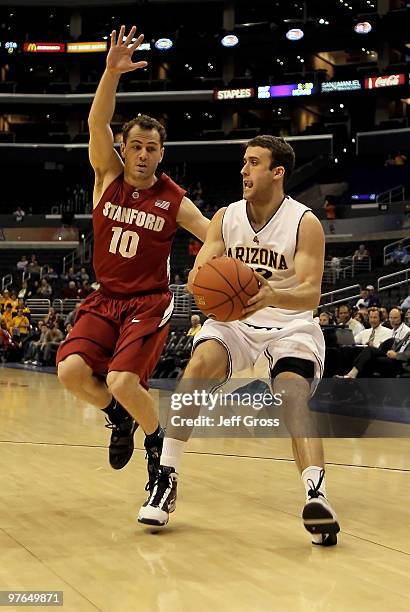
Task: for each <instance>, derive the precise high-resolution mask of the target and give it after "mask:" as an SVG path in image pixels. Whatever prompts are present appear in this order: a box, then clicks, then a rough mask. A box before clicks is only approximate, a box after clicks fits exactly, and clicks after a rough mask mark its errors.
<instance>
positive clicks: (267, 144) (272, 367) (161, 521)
mask: <svg viewBox="0 0 410 612" xmlns="http://www.w3.org/2000/svg"><path fill="white" fill-rule="evenodd" d="M294 163H295V158H294V151H293V149H292V147H291V146H290V145H289V144H287V143H286V142H285V141H284V140H283V139H282V138H276V137H273V136H258V137H257V138H254V139H253V140H251V141H250V142H249V143H248V145H247V148H246V152H245V156H244V165H243V169H242V177H243V196H244V198H243V200H240V201H239V202H235V203H233V204H231V205H230V206H228V207H227V208H223V209H220V210H219V211H218V212H217V213H216V214H215V216H214V218H213V220H212V222H211V225H210V228H209V230H208V234H207V237H206V241H205V243H204V245H203V247H202V249H201V251H200V252H199V254H198V256H197V259H196V261H195V266H194V269H193V270H192V272H191V274H190V278H189V286H190V287H192V282H193V280H194V278H195V275H196V273H197V271H198V269H199V268H200V267H201V266H202V265H204V263H206V262H207V261H209V260H210V259H211V258H212V257H215V256H217V257H219V256H221V255H223V254H226V255H228V256H230V257H236V258H238V259H241V260H242V261H243V262H245V263H247V264H249V265H250V266H251V267H252V268H254V269H255V272H256V274H257V277H258V280H259V282H260V290H259V292H258V294H257V295H256V296H254V297H253V298H251V299H250V300H249V302H248V307H247V308H246V309H244V312H243V317H244V318H243V319H242V320H240V321H234V322H232V323H221V322H218V321H213V320H211V319H208V320H207V321H206V322H205V324H204V325H203V327H202V329H201V331H200V332H199V333H198V334H197V335H196V336H195V340H194V351H193V355H192V358H191V360H190V362H189V364H188V366H187V369H186V371H185V374H184V377H183V379H182V381H181V383H180V388H181V385H182V386H184V390H185V391H186V388H187V383H188V384H189V380H195V381H196V382H198V380H199V381H204V384H206V383H205V381H206V380H208V381H210V380H212V379H217V380H218V381H222V382H224V381H226V380H228V379H229V378H230V377H231V375H232V373H235V372H238V371H241V370H245V369H248V368H250V367H251V368H252V367H253V366H254V365H255V363H256V361H257V360H258V358H259V357H260V356H261V355H262V354H263V353H265V355H266V356H267V357H268V359H269V372H268V373H267V376H270V378H271V379H272V383H273V387H274V391H277V390H279V389H280V390H285V392H286V393H285V395H284V398H285V399H284V402H285V406H284V408H285V420H286V424H287V426H288V429H289V431H290V435H291V436H292V448H293V454H294V457H295V462H296V465H297V467H298V469H299V472H300V474H301V477H302V481H303V483H304V486H305V490H306V504H305V506H304V509H303V513H302V516H303V522H304V525H305V527H306V529H307V530H308V531H309V532H310V533H311V534H312V542H313V543H314V544H321V545H325V546H329V545H332V544H336V543H337V535H336V534H337V533H338V531H339V529H340V528H339V524H338V519H337V517H336V514H335V512H334V511H333V509H332V508H331V506H330V504H329V502H328V501H327V498H326V489H325V476H324V456H323V446H322V441H321V440H320V438H319V437H316V436H315V435H310V436H309V437H305V436H307V435H308V434H306V433H300V432H301V429H300V423H301V420H303V421H305V422H306V425H308V421H309V418H310V416H309V407H308V400H309V396H310V392H311V390H310V384H309V382H308V379H320V377H321V376H322V373H323V362H324V353H325V346H324V339H323V334H322V332H321V329H320V327H319V325H318V324H317V323H315V322H314V321H313V314H312V312H313V310H314V309H315V308H316V307H317V306H318V304H319V300H320V293H321V280H322V274H323V265H324V250H325V240H324V234H323V230H322V226H321V224H320V222H319V220H318V219H317V218H316V216H315V215H314V214H313V213H312V212H311V210H310V209H309V208H307V207H306V206H304V205H303V204H301V203H300V202H297V201H296V200H293V199H292V198H290V197H289V196H286V195H285V193H284V180H285V179H287V178H289V176H290V174H291V172H292V170H293V167H294ZM197 413H198V411H197V412H195V409H194V408H191V407H184V408H183V409H182V410H181V411H179V413H178V414H179V415H180V416H181V417H195V416H197ZM297 425H299V427H298V426H297ZM307 429H309V427H307ZM191 431H192V428H191V429H189V430H187V429H182V428H177V427H173V426H172V425H171V424H170V423H169V426H168V427H167V434H166V438H165V441H164V448H163V451H162V455H161V469H160V472H159V475H158V478H157V481H156V484H155V487H154V489H153V492H152V494H151V495H150V497H149V498H148V500H147V501H146V503H145V504H144V505H143V506H142V508H141V509H140V512H139V516H138V520H139V521H140V522H141V523H146V524H151V525H158V526H162V525H165V524H166V523H167V522H168V518H169V513H170V512H172V511H173V510H174V509H175V502H176V489H177V477H178V473H179V466H180V461H181V457H182V453H183V449H184V446H185V442H186V441H187V439H188V437H189V435H190V433H191ZM311 431H312V430H311ZM314 431H315V430H314ZM297 432H299V433H297ZM301 436H303V437H301Z"/></svg>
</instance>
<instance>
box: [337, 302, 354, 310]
mask: <svg viewBox="0 0 410 612" xmlns="http://www.w3.org/2000/svg"><path fill="white" fill-rule="evenodd" d="M341 308H347V310H348V311H349V312H350V313H351V312H352V308H351V306H349V304H346V302H342V303H341V304H339V307H338V310H339V311H340V309H341Z"/></svg>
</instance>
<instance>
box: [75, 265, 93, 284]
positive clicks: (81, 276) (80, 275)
mask: <svg viewBox="0 0 410 612" xmlns="http://www.w3.org/2000/svg"><path fill="white" fill-rule="evenodd" d="M75 276H76V280H78V281H80V283H83V282H84V281H89V280H90V276H89V274H87V270H86V268H81V269H80V271H79V272H77V274H76V275H75Z"/></svg>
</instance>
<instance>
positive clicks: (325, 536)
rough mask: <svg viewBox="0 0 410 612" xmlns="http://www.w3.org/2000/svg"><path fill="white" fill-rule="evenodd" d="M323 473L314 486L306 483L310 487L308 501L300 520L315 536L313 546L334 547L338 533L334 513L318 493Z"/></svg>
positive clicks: (322, 472)
mask: <svg viewBox="0 0 410 612" xmlns="http://www.w3.org/2000/svg"><path fill="white" fill-rule="evenodd" d="M324 475H325V471H324V470H322V471H321V472H320V478H319V482H318V483H317V485H316V486H315V485H314V483H313V481H311V480H310V481H308V483H309V486H310V487H311V488H310V489H309V491H308V498H309V499H308V500H307V502H306V504H305V507H304V508H303V513H302V518H303V524H304V526H305V528H306V529H307V530H308V531H309V533H311V534H312V535H314V536H315V538H314V541H313V542H312V543H313V544H317V545H321V546H334V545H335V544H337V535H336V534H337V533H339V531H340V526H339V522H338V519H337V516H336V513H335V511H334V510H333V509H332V507H331V505H330V503H329V502H328V500H327V499H326V497H325V496H324V495H323V494H322V493H321V492H320V491H319V488H320V485H321V484H322V481H323V478H324Z"/></svg>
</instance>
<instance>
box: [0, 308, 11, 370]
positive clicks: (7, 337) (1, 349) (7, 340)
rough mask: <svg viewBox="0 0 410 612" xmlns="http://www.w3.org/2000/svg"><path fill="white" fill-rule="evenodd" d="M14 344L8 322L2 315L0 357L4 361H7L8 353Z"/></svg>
mask: <svg viewBox="0 0 410 612" xmlns="http://www.w3.org/2000/svg"><path fill="white" fill-rule="evenodd" d="M12 346H13V340H12V337H11V334H10V332H9V330H8V329H7V325H6V322H5V321H4V318H3V317H0V357H1V360H2V361H6V360H7V357H8V353H9V351H10V350H11V348H12Z"/></svg>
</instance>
